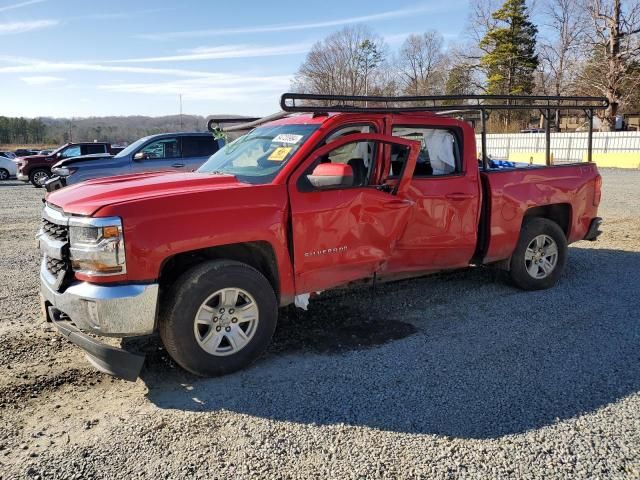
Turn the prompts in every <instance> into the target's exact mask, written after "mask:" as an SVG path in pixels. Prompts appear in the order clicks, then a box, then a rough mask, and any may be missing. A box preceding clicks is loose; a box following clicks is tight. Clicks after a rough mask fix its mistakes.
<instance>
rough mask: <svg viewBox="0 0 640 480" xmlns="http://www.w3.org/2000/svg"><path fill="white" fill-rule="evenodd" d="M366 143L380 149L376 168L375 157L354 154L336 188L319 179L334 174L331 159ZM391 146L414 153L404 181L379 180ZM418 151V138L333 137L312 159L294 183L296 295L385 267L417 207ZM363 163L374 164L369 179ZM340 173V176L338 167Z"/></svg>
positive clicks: (401, 178)
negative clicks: (413, 194) (413, 196)
mask: <svg viewBox="0 0 640 480" xmlns="http://www.w3.org/2000/svg"><path fill="white" fill-rule="evenodd" d="M358 143H360V144H362V143H370V144H373V145H374V146H375V148H373V149H372V151H370V152H368V153H369V158H368V160H370V163H369V164H368V165H367V158H351V159H349V160H348V161H346V163H345V164H343V167H344V168H342V179H335V180H334V185H329V186H320V187H318V186H315V185H314V183H315V184H319V183H318V182H316V181H315V180H316V172H319V171H329V169H328V168H327V167H326V164H331V163H332V159H336V158H338V155H332V153H333V152H336V151H338V150H339V149H341V148H343V147H346V146H349V145H353V144H358ZM385 144H387V145H396V146H398V147H402V148H404V149H406V151H407V153H406V154H407V162H406V164H405V167H404V170H403V172H402V174H401V175H400V176H399V177H398V178H396V179H391V180H388V179H386V178H382V179H376V178H372V176H373V174H372V172H374V171H380V169H377V170H376V169H375V168H374V166H375V165H374V162H376V161H377V162H380V161H382V160H383V152H384V151H385V149H383V148H382V146H383V145H385ZM354 150H355V149H354ZM352 151H353V150H352ZM418 151H419V144H418V143H417V142H413V141H410V140H405V139H401V138H397V137H390V136H385V135H380V134H356V135H349V136H345V137H342V138H340V139H338V140H336V141H334V142H331V143H330V144H328V145H325V146H323V147H321V148H319V149H318V150H316V151H315V152H314V153H312V154H311V155H310V156H309V158H308V159H307V160H306V161H305V162H304V164H303V167H302V168H301V169H300V172H301V173H300V174H299V175H294V176H293V177H292V179H291V181H290V183H289V195H290V200H291V215H292V226H293V228H292V234H293V250H294V262H293V264H294V269H295V281H296V293H299V294H300V293H307V292H311V291H317V290H323V289H327V288H331V287H334V286H336V285H340V284H344V283H345V282H350V281H353V280H357V279H362V278H367V277H370V276H372V275H373V273H374V272H376V271H378V270H379V269H380V268H382V266H383V265H384V263H385V262H386V261H387V260H388V259H389V258H390V257H391V255H392V253H393V251H394V249H395V246H396V243H397V241H398V239H399V238H400V237H401V236H402V234H403V232H404V230H405V229H406V227H407V222H408V220H409V216H410V213H411V209H412V207H413V205H414V202H413V201H412V200H410V199H408V198H407V197H406V194H407V190H408V187H409V181H410V179H411V174H412V172H413V168H414V167H415V162H416V159H417V155H418ZM364 156H365V157H366V156H367V152H365V154H364ZM345 158H346V157H345ZM340 161H345V160H344V159H342V160H340ZM362 164H365V169H366V172H365V174H364V175H365V177H366V178H365V179H364V180H363V179H362V177H363V172H357V171H356V170H357V169H358V168H361V165H362ZM359 165H360V166H359ZM333 170H334V171H333V172H332V173H335V172H336V171H337V170H338V169H333ZM305 177H306V178H305ZM349 177H352V178H351V179H349ZM309 180H311V181H309ZM325 183H326V182H325Z"/></svg>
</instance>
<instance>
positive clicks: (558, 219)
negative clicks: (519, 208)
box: [520, 203, 572, 238]
mask: <svg viewBox="0 0 640 480" xmlns="http://www.w3.org/2000/svg"><path fill="white" fill-rule="evenodd" d="M531 218H546V219H548V220H551V221H552V222H555V223H557V224H558V226H559V227H560V228H561V229H562V231H563V232H564V235H565V237H566V238H569V234H570V233H571V221H572V209H571V204H569V203H554V204H550V205H540V206H537V207H531V208H529V209H528V210H526V211H525V212H524V216H523V218H522V226H521V227H520V230H522V227H523V226H524V224H525V222H527V220H529V219H531Z"/></svg>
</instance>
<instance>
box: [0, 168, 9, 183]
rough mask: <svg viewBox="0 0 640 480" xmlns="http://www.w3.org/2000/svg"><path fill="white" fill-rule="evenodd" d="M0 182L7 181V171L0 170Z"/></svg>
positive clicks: (4, 169)
mask: <svg viewBox="0 0 640 480" xmlns="http://www.w3.org/2000/svg"><path fill="white" fill-rule="evenodd" d="M0 180H9V170H7V169H6V168H0Z"/></svg>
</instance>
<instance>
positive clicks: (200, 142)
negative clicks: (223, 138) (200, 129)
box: [182, 135, 218, 158]
mask: <svg viewBox="0 0 640 480" xmlns="http://www.w3.org/2000/svg"><path fill="white" fill-rule="evenodd" d="M217 151H218V141H217V140H216V139H215V138H213V135H208V136H204V135H203V136H198V137H182V156H183V157H184V158H191V157H210V156H211V155H213V154H214V153H216V152H217Z"/></svg>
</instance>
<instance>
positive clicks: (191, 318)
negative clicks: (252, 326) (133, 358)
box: [159, 260, 278, 376]
mask: <svg viewBox="0 0 640 480" xmlns="http://www.w3.org/2000/svg"><path fill="white" fill-rule="evenodd" d="M225 288H238V289H242V290H244V291H246V292H248V293H249V294H250V295H251V296H252V297H253V299H255V302H256V304H257V307H258V310H259V315H258V318H259V321H258V323H257V325H256V330H255V333H254V334H253V336H252V337H251V339H250V340H249V341H248V343H246V344H245V345H244V347H242V348H241V349H240V350H239V351H237V352H236V353H232V354H229V355H227V356H217V355H213V354H211V353H209V352H207V351H206V350H205V349H204V348H203V347H201V346H200V344H199V343H198V341H197V340H196V334H195V332H194V322H195V318H196V314H197V313H198V311H199V309H200V307H201V305H202V304H203V302H204V301H205V300H206V299H207V298H209V297H210V296H211V295H212V294H214V293H215V292H217V291H219V290H222V289H225ZM164 295H165V298H166V301H164V302H163V304H162V308H161V311H160V318H159V330H160V337H161V339H162V342H163V343H164V346H165V348H166V349H167V352H168V353H169V355H171V357H172V358H173V359H174V360H175V361H176V363H178V365H180V366H181V367H182V368H184V369H185V370H188V371H189V372H191V373H195V374H196V375H201V376H219V375H226V374H228V373H232V372H235V371H236V370H240V369H241V368H244V367H246V366H247V365H249V364H251V363H252V362H253V361H254V360H255V359H256V358H258V357H259V356H260V355H261V354H262V352H263V351H264V350H265V348H266V347H267V346H268V345H269V343H270V342H271V337H272V336H273V332H274V331H275V329H276V323H277V320H278V304H277V300H276V295H275V292H274V290H273V287H272V286H271V284H270V283H269V281H268V280H267V279H266V278H265V277H264V275H262V274H261V273H260V272H259V271H258V270H256V269H255V268H253V267H250V266H249V265H246V264H244V263H240V262H236V261H231V260H212V261H209V262H206V263H204V264H202V265H199V266H197V267H195V268H193V269H191V270H189V271H187V272H186V273H185V274H183V275H182V276H181V277H180V278H179V279H178V281H177V282H176V283H175V284H174V285H173V287H172V288H171V289H170V290H169V291H167V292H166V293H165V294H164Z"/></svg>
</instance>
